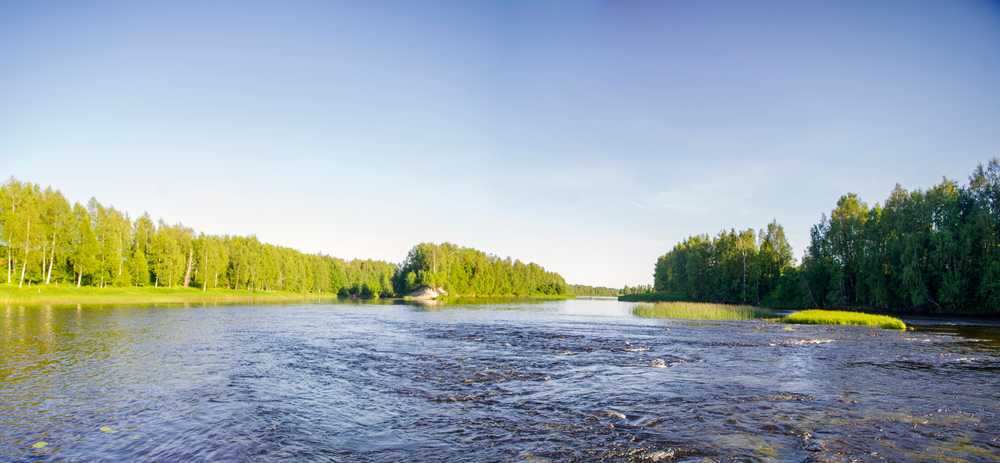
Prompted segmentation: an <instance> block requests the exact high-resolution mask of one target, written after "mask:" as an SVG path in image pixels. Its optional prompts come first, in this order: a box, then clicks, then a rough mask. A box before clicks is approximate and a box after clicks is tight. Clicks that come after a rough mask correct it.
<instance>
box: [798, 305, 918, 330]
mask: <svg viewBox="0 0 1000 463" xmlns="http://www.w3.org/2000/svg"><path fill="white" fill-rule="evenodd" d="M781 321H782V322H784V323H796V324H802V325H854V326H872V327H878V328H885V329H891V330H905V329H906V323H903V321H902V320H900V319H898V318H896V317H890V316H887V315H872V314H867V313H861V312H847V311H843V310H819V309H810V310H802V311H799V312H795V313H793V314H790V315H787V316H785V317H784V318H782V319H781Z"/></svg>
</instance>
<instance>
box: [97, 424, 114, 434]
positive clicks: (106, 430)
mask: <svg viewBox="0 0 1000 463" xmlns="http://www.w3.org/2000/svg"><path fill="white" fill-rule="evenodd" d="M100 430H101V432H103V433H107V434H111V433H113V432H115V430H114V428H112V427H111V426H101V427H100Z"/></svg>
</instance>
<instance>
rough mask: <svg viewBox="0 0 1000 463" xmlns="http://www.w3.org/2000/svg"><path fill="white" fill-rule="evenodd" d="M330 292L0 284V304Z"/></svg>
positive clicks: (275, 298)
mask: <svg viewBox="0 0 1000 463" xmlns="http://www.w3.org/2000/svg"><path fill="white" fill-rule="evenodd" d="M335 298H336V295H334V294H300V293H291V292H284V291H246V290H231V289H209V290H208V291H202V290H201V289H199V288H152V287H126V288H111V287H109V288H94V287H82V288H77V287H76V286H65V285H49V286H32V287H30V288H27V287H26V288H18V287H16V286H9V285H0V305H4V304H173V303H205V302H209V303H220V302H222V303H255V302H283V301H307V300H325V299H335Z"/></svg>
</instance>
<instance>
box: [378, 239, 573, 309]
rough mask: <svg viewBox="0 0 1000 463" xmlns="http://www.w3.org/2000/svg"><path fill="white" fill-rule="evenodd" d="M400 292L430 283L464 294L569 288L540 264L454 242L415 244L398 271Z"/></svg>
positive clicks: (559, 292) (565, 291)
mask: <svg viewBox="0 0 1000 463" xmlns="http://www.w3.org/2000/svg"><path fill="white" fill-rule="evenodd" d="M394 284H395V288H396V291H397V293H399V294H403V295H405V294H408V293H410V292H412V291H414V290H416V289H418V288H421V287H424V286H428V287H432V288H438V287H440V288H444V289H445V290H446V291H448V293H449V294H450V295H462V296H563V295H570V294H571V292H570V288H569V286H568V285H567V284H566V281H565V280H563V277H562V276H560V275H559V274H558V273H555V272H549V271H547V270H545V269H544V268H542V267H541V266H540V265H538V264H534V263H524V262H521V261H520V260H512V259H511V258H509V257H508V258H506V259H502V258H500V257H498V256H494V255H490V254H486V253H484V252H482V251H479V250H476V249H472V248H467V247H461V246H457V245H454V244H451V243H442V244H434V243H421V244H418V245H416V246H414V247H413V249H411V250H410V252H409V254H407V256H406V259H405V260H404V261H403V263H402V264H401V265H400V266H399V270H398V271H397V272H396V276H395V279H394Z"/></svg>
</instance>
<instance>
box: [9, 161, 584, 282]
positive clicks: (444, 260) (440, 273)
mask: <svg viewBox="0 0 1000 463" xmlns="http://www.w3.org/2000/svg"><path fill="white" fill-rule="evenodd" d="M0 262H2V265H3V268H4V270H6V272H7V275H6V282H7V284H9V285H17V286H21V287H23V286H30V285H49V284H54V283H63V284H73V285H76V286H95V287H106V286H116V287H124V286H160V287H198V288H202V289H205V290H208V289H212V288H229V289H236V290H250V291H272V290H275V291H290V292H298V293H317V294H324V293H325V294H338V295H340V296H344V297H348V296H350V297H360V298H377V297H392V296H397V295H405V294H406V293H408V292H409V291H411V290H413V289H415V288H416V287H419V286H420V285H424V284H427V285H433V286H441V287H444V288H446V289H448V291H449V292H450V293H452V294H455V295H463V296H478V295H482V296H508V295H510V296H534V295H564V294H569V288H568V286H567V285H566V282H565V281H563V278H562V277H561V276H559V275H558V274H556V273H552V272H547V271H546V270H545V269H543V268H542V267H540V266H538V265H536V264H525V263H522V262H521V261H517V260H514V261H512V260H511V259H509V258H508V259H500V258H499V257H496V256H491V255H487V254H485V253H483V252H480V251H476V250H474V249H469V248H460V247H457V246H455V245H452V244H447V243H446V244H442V245H434V244H420V245H417V246H416V247H414V248H413V250H411V251H410V254H409V256H407V259H406V261H405V262H404V263H403V264H402V265H397V264H394V263H390V262H383V261H376V260H361V259H356V260H350V261H347V260H343V259H338V258H336V257H331V256H326V255H322V254H305V253H302V252H299V251H296V250H294V249H291V248H287V247H282V246H275V245H272V244H266V243H261V242H260V241H258V240H257V238H256V237H254V236H215V235H206V234H203V233H196V232H195V231H194V230H192V229H191V228H187V227H185V226H183V225H180V224H177V225H169V224H166V223H164V222H163V221H162V220H161V221H159V222H158V223H154V222H153V220H152V219H151V218H150V217H149V215H148V214H144V215H142V216H140V217H139V218H137V219H135V220H132V219H131V218H130V217H129V216H128V215H127V214H125V213H123V212H121V211H118V210H116V209H115V208H113V207H108V206H104V205H102V204H100V203H99V202H97V200H95V199H91V200H90V201H89V202H88V203H87V205H86V206H84V205H82V204H80V203H75V204H70V202H69V201H67V200H66V198H65V197H64V196H63V195H62V193H60V192H59V191H57V190H53V189H52V188H45V189H42V188H41V187H40V186H39V185H36V184H32V183H25V182H20V181H17V180H14V179H11V180H9V181H7V182H5V183H3V184H2V185H0ZM0 278H2V277H0ZM0 281H2V280H0Z"/></svg>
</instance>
